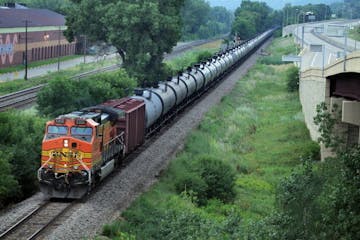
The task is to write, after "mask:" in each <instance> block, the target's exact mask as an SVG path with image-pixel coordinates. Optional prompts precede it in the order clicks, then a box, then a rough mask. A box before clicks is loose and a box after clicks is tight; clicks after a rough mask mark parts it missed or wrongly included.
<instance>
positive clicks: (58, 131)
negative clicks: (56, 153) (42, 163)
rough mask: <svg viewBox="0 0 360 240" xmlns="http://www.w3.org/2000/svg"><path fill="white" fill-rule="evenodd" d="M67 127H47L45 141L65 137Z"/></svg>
mask: <svg viewBox="0 0 360 240" xmlns="http://www.w3.org/2000/svg"><path fill="white" fill-rule="evenodd" d="M67 133H68V127H66V126H48V132H47V135H46V139H52V138H56V137H60V136H64V135H67Z"/></svg>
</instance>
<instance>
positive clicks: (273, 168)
mask: <svg viewBox="0 0 360 240" xmlns="http://www.w3.org/2000/svg"><path fill="white" fill-rule="evenodd" d="M291 48H293V45H292V43H291V39H290V38H289V39H276V40H275V41H274V43H273V44H272V45H271V46H270V48H269V49H268V50H267V51H269V52H271V51H275V50H279V52H280V53H276V55H280V54H283V53H287V52H289V51H290V49H291ZM274 54H275V53H274ZM261 62H262V61H261V60H260V61H259V63H258V64H256V65H255V67H254V68H253V69H252V70H251V71H250V72H249V73H248V74H247V76H246V77H245V78H243V79H241V80H240V81H239V82H238V83H237V85H236V87H235V89H233V90H232V92H231V94H229V95H228V96H226V97H224V98H223V99H222V100H221V103H220V104H219V105H218V106H215V107H213V108H212V109H211V111H210V112H209V113H208V114H206V116H205V118H204V120H203V121H202V122H201V124H200V125H199V127H198V128H197V129H196V130H194V131H192V133H191V134H190V135H189V136H188V137H187V140H186V144H185V148H184V150H183V151H182V152H181V153H179V154H178V156H177V157H176V159H174V160H173V161H172V162H171V164H170V166H169V168H168V170H167V171H166V172H165V173H164V175H163V176H162V177H161V179H160V181H159V182H158V183H157V184H155V186H154V187H153V188H152V189H151V190H150V191H149V192H147V193H145V194H143V195H142V196H141V197H139V198H138V199H137V200H136V201H135V202H134V203H133V204H132V206H131V207H130V208H129V209H128V210H127V211H126V212H125V213H124V214H123V217H124V218H123V219H122V220H119V221H118V222H116V223H114V224H112V225H108V226H107V228H110V229H112V231H113V232H118V233H119V232H127V233H129V234H132V235H133V236H134V235H135V236H137V239H143V237H144V236H147V239H167V238H168V237H169V236H172V235H171V234H174V232H175V233H176V232H178V233H181V234H182V239H203V238H208V239H234V238H235V239H241V238H242V237H241V236H243V234H242V233H243V232H244V231H245V232H246V229H247V227H248V226H250V223H251V222H253V221H258V220H260V219H263V218H264V217H266V216H268V215H270V214H271V212H272V211H273V210H274V203H275V192H276V189H277V184H278V183H279V181H280V180H281V179H283V178H284V177H285V176H288V175H289V174H290V173H291V171H292V169H293V168H294V167H295V166H297V165H298V164H300V161H299V160H300V158H301V157H302V156H306V155H308V154H309V153H312V152H313V151H314V150H313V149H315V150H316V149H317V148H316V147H314V145H316V144H315V143H313V142H312V141H311V140H310V136H309V133H308V130H307V129H306V126H305V123H304V121H303V116H302V114H301V106H300V103H299V100H298V99H299V96H298V95H297V93H289V92H287V88H286V70H287V69H288V68H289V66H290V65H265V64H261ZM204 154H206V155H209V156H212V157H214V158H217V159H221V160H222V161H224V162H225V163H227V164H229V165H231V166H232V167H233V168H234V169H235V170H236V172H237V175H236V180H235V183H236V184H235V188H236V192H237V195H236V199H235V201H234V202H232V203H227V204H225V203H222V202H220V201H218V200H211V201H210V202H208V204H207V205H206V206H202V207H198V206H196V204H193V203H192V201H191V195H190V196H189V195H178V194H177V193H176V191H175V187H174V185H175V183H176V181H177V179H179V178H181V177H182V176H184V175H186V174H187V173H186V167H187V166H188V165H189V164H191V162H192V161H194V159H196V158H198V157H199V156H202V155H204ZM195 197H196V196H195ZM173 212H176V213H177V214H175V216H174V215H171V216H172V218H170V219H168V215H169V213H172V214H173ZM234 213H239V214H240V216H241V221H240V220H239V219H237V218H236V216H237V215H236V214H235V215H234ZM183 214H185V215H186V214H188V215H187V217H188V221H185V222H179V219H181V216H183ZM194 216H197V217H198V222H201V223H202V225H201V224H200V226H198V225H196V224H195V223H192V221H191V219H192V218H193V217H194ZM163 219H166V220H163ZM236 219H237V220H236ZM235 220H236V221H235ZM164 221H166V223H164ZM203 221H204V222H203ZM232 221H234V222H232ZM229 222H230V223H232V224H230V225H226V224H229ZM180 223H181V224H182V227H181V228H180V226H179V225H181V224H180ZM169 225H170V226H169ZM224 226H226V227H225V228H224ZM231 226H232V227H231ZM207 227H209V228H211V229H213V232H211V233H207V234H206V233H201V231H202V228H205V229H206V228H207ZM193 228H195V229H196V230H197V231H193ZM219 229H220V230H219ZM225 229H228V231H229V232H226V231H227V230H225ZM229 229H232V230H231V231H230V230H229ZM107 230H109V229H107ZM216 230H219V231H220V232H216ZM168 231H169V232H170V233H171V234H170V233H168ZM238 231H240V234H239V232H238ZM169 234H170V235H169ZM237 234H239V235H237ZM106 235H107V236H110V235H109V234H106ZM115 236H116V234H115V235H111V237H115ZM117 236H118V235H117Z"/></svg>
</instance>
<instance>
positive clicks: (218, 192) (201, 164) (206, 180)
mask: <svg viewBox="0 0 360 240" xmlns="http://www.w3.org/2000/svg"><path fill="white" fill-rule="evenodd" d="M187 171H189V172H188V173H186V174H185V175H183V176H181V177H180V178H179V179H177V180H176V181H175V187H176V190H177V192H178V193H181V192H184V191H186V192H187V193H188V194H193V196H195V198H192V199H193V200H195V201H194V202H196V203H197V204H199V205H205V204H206V203H207V200H209V199H218V200H220V201H222V202H231V201H232V200H233V199H234V198H235V195H236V194H235V190H234V186H235V171H234V170H233V169H232V168H231V166H230V165H229V164H226V163H224V162H223V161H221V160H218V159H215V158H213V157H210V156H202V157H200V158H198V159H195V161H194V163H193V165H192V166H191V169H190V168H188V169H187ZM190 197H191V196H190Z"/></svg>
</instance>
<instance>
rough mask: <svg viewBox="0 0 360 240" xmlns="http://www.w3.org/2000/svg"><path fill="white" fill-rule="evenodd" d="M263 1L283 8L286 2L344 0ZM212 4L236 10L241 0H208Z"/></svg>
mask: <svg viewBox="0 0 360 240" xmlns="http://www.w3.org/2000/svg"><path fill="white" fill-rule="evenodd" d="M253 1H254V0H253ZM259 1H261V2H266V3H267V5H268V6H270V7H271V8H273V9H281V8H283V7H284V5H285V4H286V3H291V5H305V4H308V3H311V4H319V3H325V4H331V3H334V2H342V0H259ZM207 2H209V3H210V5H211V6H225V7H226V8H227V9H230V10H235V9H236V8H237V7H239V6H240V3H241V0H207Z"/></svg>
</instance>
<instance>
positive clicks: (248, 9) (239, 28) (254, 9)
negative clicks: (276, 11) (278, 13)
mask: <svg viewBox="0 0 360 240" xmlns="http://www.w3.org/2000/svg"><path fill="white" fill-rule="evenodd" d="M271 13H272V9H271V8H270V7H269V6H267V5H266V3H264V2H252V1H250V0H244V1H242V2H241V6H240V7H238V8H237V9H236V11H235V21H234V23H233V26H232V31H231V32H232V34H233V35H237V36H239V37H240V38H241V39H248V38H251V37H253V36H254V35H255V34H256V33H260V32H263V31H265V30H266V29H268V28H269V27H271V26H273V25H274V22H273V21H271V20H277V18H274V17H273V16H272V15H271Z"/></svg>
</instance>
